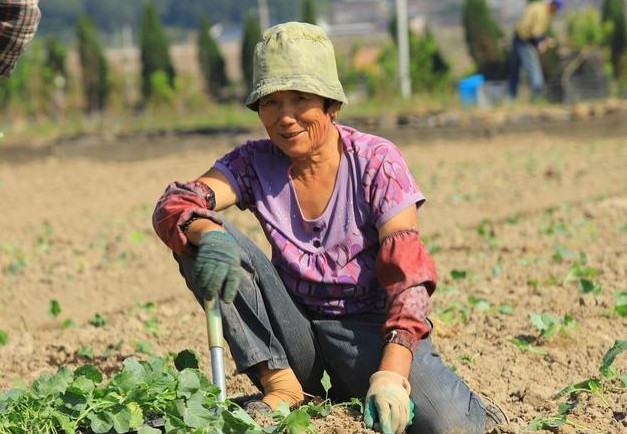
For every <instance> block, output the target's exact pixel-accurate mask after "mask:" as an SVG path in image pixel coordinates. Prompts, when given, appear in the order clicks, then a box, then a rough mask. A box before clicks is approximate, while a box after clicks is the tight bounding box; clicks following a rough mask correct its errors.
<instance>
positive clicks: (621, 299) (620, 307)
mask: <svg viewBox="0 0 627 434" xmlns="http://www.w3.org/2000/svg"><path fill="white" fill-rule="evenodd" d="M614 311H615V312H616V313H617V314H619V315H620V316H622V317H623V318H626V317H627V291H620V292H616V293H615V294H614ZM0 345H1V342H0Z"/></svg>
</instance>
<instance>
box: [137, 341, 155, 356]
mask: <svg viewBox="0 0 627 434" xmlns="http://www.w3.org/2000/svg"><path fill="white" fill-rule="evenodd" d="M135 351H137V352H139V353H142V354H152V345H150V342H147V341H139V342H136V343H135Z"/></svg>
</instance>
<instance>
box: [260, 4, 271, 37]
mask: <svg viewBox="0 0 627 434" xmlns="http://www.w3.org/2000/svg"><path fill="white" fill-rule="evenodd" d="M258 4H259V26H260V27H261V31H262V32H263V31H264V30H266V29H267V28H268V27H270V14H269V12H268V1H267V0H258Z"/></svg>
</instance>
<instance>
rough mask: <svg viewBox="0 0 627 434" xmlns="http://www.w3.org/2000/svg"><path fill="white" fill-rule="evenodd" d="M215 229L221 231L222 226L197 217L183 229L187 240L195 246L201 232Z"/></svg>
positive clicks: (198, 241)
mask: <svg viewBox="0 0 627 434" xmlns="http://www.w3.org/2000/svg"><path fill="white" fill-rule="evenodd" d="M215 230H220V231H223V230H224V228H223V227H222V226H221V225H219V224H217V223H215V222H214V221H212V220H209V219H206V218H199V219H197V220H194V221H193V222H191V223H190V224H189V226H188V227H187V230H186V231H185V235H186V236H187V239H188V240H189V242H191V243H192V244H194V245H195V246H197V245H198V244H199V243H200V237H202V234H204V233H205V232H208V231H215Z"/></svg>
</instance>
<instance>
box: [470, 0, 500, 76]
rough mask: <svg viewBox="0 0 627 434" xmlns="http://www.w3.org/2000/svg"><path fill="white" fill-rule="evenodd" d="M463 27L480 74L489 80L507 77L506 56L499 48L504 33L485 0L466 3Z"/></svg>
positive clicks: (473, 0) (472, 0) (471, 54)
mask: <svg viewBox="0 0 627 434" xmlns="http://www.w3.org/2000/svg"><path fill="white" fill-rule="evenodd" d="M462 25H463V27H464V36H465V39H466V44H467V45H468V52H469V53H470V56H471V57H472V59H473V60H474V62H475V64H476V65H477V70H478V72H480V73H482V74H484V75H485V76H486V78H488V79H491V78H502V76H507V62H506V55H505V53H504V51H503V50H502V49H501V48H499V40H500V39H501V38H502V37H503V31H502V30H501V29H500V28H499V26H498V24H497V23H496V21H495V20H494V17H493V16H492V13H491V12H490V9H489V8H488V5H487V3H486V1H485V0H465V1H464V6H463V8H462Z"/></svg>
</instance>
